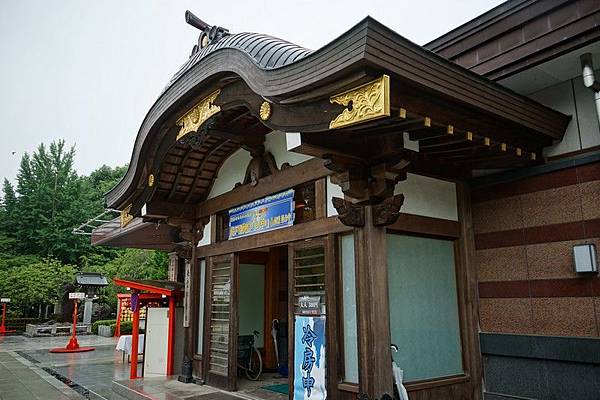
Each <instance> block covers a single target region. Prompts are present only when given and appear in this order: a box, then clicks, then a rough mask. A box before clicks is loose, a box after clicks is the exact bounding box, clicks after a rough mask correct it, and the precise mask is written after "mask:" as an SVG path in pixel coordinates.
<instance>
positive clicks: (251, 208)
mask: <svg viewBox="0 0 600 400" xmlns="http://www.w3.org/2000/svg"><path fill="white" fill-rule="evenodd" d="M293 224H294V189H289V190H287V191H285V192H281V193H277V194H274V195H271V196H267V197H264V198H262V199H258V200H255V201H253V202H252V203H248V204H244V205H242V206H239V207H236V208H232V209H231V210H229V239H236V238H240V237H244V236H250V235H255V234H257V233H262V232H268V231H272V230H275V229H280V228H285V227H286V226H292V225H293Z"/></svg>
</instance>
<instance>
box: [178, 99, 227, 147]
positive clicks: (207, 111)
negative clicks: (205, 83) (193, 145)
mask: <svg viewBox="0 0 600 400" xmlns="http://www.w3.org/2000/svg"><path fill="white" fill-rule="evenodd" d="M219 93H221V90H220V89H217V90H215V91H214V92H212V93H211V94H209V95H208V96H206V97H205V98H204V99H202V100H201V101H200V102H199V103H198V104H196V105H195V106H194V107H192V109H191V110H190V111H188V112H187V113H185V115H184V116H183V117H181V118H179V120H178V121H177V126H181V129H180V130H179V133H178V134H177V139H176V140H179V139H181V138H182V137H184V136H185V135H187V134H188V133H190V132H196V131H197V130H198V128H200V125H202V124H203V123H204V121H206V120H207V119H209V118H210V117H211V116H213V115H215V114H216V113H218V112H219V111H221V107H219V106H217V105H214V104H212V103H213V101H215V99H216V98H217V96H218V95H219Z"/></svg>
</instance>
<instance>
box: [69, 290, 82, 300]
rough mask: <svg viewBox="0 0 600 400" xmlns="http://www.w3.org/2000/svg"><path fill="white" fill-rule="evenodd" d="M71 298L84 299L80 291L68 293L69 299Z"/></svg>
mask: <svg viewBox="0 0 600 400" xmlns="http://www.w3.org/2000/svg"><path fill="white" fill-rule="evenodd" d="M73 299H78V300H83V299H85V293H82V292H74V293H69V300H73Z"/></svg>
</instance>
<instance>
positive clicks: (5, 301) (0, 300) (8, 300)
mask: <svg viewBox="0 0 600 400" xmlns="http://www.w3.org/2000/svg"><path fill="white" fill-rule="evenodd" d="M0 303H10V299H9V298H8V297H2V298H1V299H0Z"/></svg>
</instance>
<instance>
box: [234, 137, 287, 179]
mask: <svg viewBox="0 0 600 400" xmlns="http://www.w3.org/2000/svg"><path fill="white" fill-rule="evenodd" d="M242 147H243V148H244V149H245V150H247V151H249V152H250V155H251V156H252V160H250V163H249V164H248V167H246V175H245V176H244V181H243V182H241V183H238V184H237V185H236V187H237V186H240V185H247V184H250V186H256V185H258V181H259V180H260V179H261V178H264V177H265V176H269V175H273V174H276V173H277V172H279V171H280V169H279V168H277V163H276V162H275V157H273V154H271V153H270V152H268V151H265V146H263V145H259V146H254V147H250V146H242ZM289 167H290V165H289V164H288V163H284V164H283V165H282V166H281V169H282V170H283V169H286V168H289Z"/></svg>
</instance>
